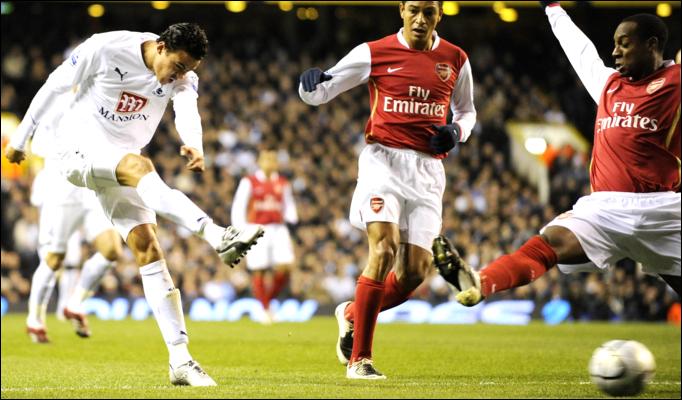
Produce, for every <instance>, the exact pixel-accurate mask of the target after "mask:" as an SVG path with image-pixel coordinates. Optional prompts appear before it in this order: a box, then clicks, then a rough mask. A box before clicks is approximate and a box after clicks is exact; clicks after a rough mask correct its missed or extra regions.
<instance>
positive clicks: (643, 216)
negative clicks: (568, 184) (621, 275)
mask: <svg viewBox="0 0 682 400" xmlns="http://www.w3.org/2000/svg"><path fill="white" fill-rule="evenodd" d="M680 205H681V203H680V193H674V192H659V193H624V192H595V193H592V194H590V195H588V196H584V197H581V198H580V199H579V200H578V202H577V203H575V205H574V206H573V210H571V211H568V212H565V213H563V214H561V215H559V216H558V217H556V218H555V219H554V220H552V221H551V222H550V223H549V224H547V226H545V227H544V228H542V230H541V231H540V233H542V232H543V231H544V230H545V229H546V228H547V227H548V226H563V227H564V228H567V229H568V230H570V231H571V232H573V234H574V235H575V236H576V237H577V238H578V241H580V245H581V246H582V248H583V250H584V251H585V254H586V255H587V257H588V258H589V259H590V261H591V263H587V264H576V265H568V264H559V269H560V270H561V272H563V273H571V272H578V271H595V270H598V269H599V270H603V269H606V268H608V267H609V266H612V265H615V264H616V263H617V262H618V261H620V260H622V259H623V258H630V259H632V260H634V261H637V262H639V263H641V264H642V269H643V271H644V272H646V273H649V274H663V275H675V276H680Z"/></svg>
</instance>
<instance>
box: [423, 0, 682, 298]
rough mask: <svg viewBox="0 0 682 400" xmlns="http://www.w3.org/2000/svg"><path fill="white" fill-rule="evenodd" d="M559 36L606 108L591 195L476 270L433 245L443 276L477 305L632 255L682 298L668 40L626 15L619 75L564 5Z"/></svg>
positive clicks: (643, 20) (675, 75) (657, 24)
mask: <svg viewBox="0 0 682 400" xmlns="http://www.w3.org/2000/svg"><path fill="white" fill-rule="evenodd" d="M541 3H543V5H545V6H546V8H545V11H546V13H547V16H548V17H549V22H550V24H551V26H552V30H553V31H554V34H555V35H556V37H557V38H558V39H559V42H560V43H561V46H562V47H563V49H564V51H565V53H566V55H567V56H568V58H569V60H570V61H571V64H572V65H573V67H574V69H575V70H576V72H577V73H578V76H579V77H580V79H581V80H582V82H583V84H584V86H585V88H586V89H587V90H588V92H589V93H590V96H592V98H593V99H594V101H595V102H596V103H597V104H598V105H599V107H598V111H597V120H596V122H595V129H594V148H593V151H592V162H591V167H590V182H591V186H592V194H590V195H587V196H584V197H582V198H580V199H579V200H578V202H577V203H576V204H575V205H574V206H573V210H571V211H568V212H566V213H563V214H561V215H559V216H558V217H556V218H555V219H554V220H553V221H551V222H550V223H549V224H548V225H547V226H545V227H544V228H543V229H542V230H541V231H540V235H538V236H534V237H533V238H531V239H530V240H529V241H527V242H526V243H525V244H524V245H523V246H521V248H519V249H518V250H517V251H516V252H514V253H512V254H509V255H505V256H502V257H500V258H498V259H497V260H495V261H493V262H492V263H491V264H490V265H488V266H487V267H486V268H484V269H483V270H481V271H480V273H479V272H475V271H473V270H472V269H471V268H470V267H469V266H468V265H466V263H465V262H464V261H463V260H462V258H461V257H459V255H458V254H457V252H456V251H455V250H454V249H453V248H452V246H450V244H449V243H448V242H447V240H446V239H445V238H444V237H439V238H437V239H436V240H435V241H434V247H433V249H434V259H435V263H436V265H437V266H438V268H439V270H440V272H441V274H442V275H443V276H444V277H445V279H446V280H448V281H449V282H450V283H452V284H453V285H454V286H455V287H456V288H457V289H458V290H461V292H460V293H458V294H457V296H456V298H457V300H458V301H459V302H460V303H462V304H464V305H466V306H472V305H474V304H477V303H479V302H480V301H481V300H482V299H483V298H485V297H486V296H489V295H491V294H493V293H496V292H499V291H502V290H506V289H509V288H513V287H517V286H522V285H525V284H527V283H530V282H531V281H533V280H535V279H537V278H539V277H540V276H541V275H542V274H544V273H545V271H547V270H548V269H549V268H551V267H552V266H554V265H555V264H559V269H560V270H561V271H562V272H564V273H570V272H575V271H592V270H603V269H605V268H608V267H609V266H610V265H613V264H615V263H616V262H618V261H619V260H621V259H623V258H631V259H633V260H635V261H637V262H640V263H641V264H642V265H643V270H644V271H645V272H648V273H651V274H658V275H659V276H660V277H661V278H663V279H664V280H665V281H666V282H667V283H668V285H670V286H671V287H672V288H673V289H674V290H675V291H676V292H677V294H678V295H679V294H680V65H679V64H674V63H673V62H672V61H666V60H664V59H663V51H664V49H665V44H666V40H667V36H668V32H667V28H666V26H665V24H664V23H663V21H662V20H661V19H660V18H658V17H656V16H654V15H650V14H637V15H633V16H631V17H628V18H625V19H624V20H623V21H622V22H621V23H620V24H619V25H618V28H617V29H616V32H615V34H614V37H613V39H614V49H613V53H612V55H613V58H614V61H615V66H616V69H612V68H608V67H606V66H604V63H603V61H602V60H601V59H600V58H599V55H598V54H597V50H596V49H595V47H594V45H593V44H592V42H590V40H589V39H588V38H587V37H586V36H585V35H584V34H583V33H582V32H581V31H580V30H579V29H578V28H577V27H576V26H575V25H574V24H573V22H572V21H571V19H570V17H569V16H568V15H567V14H566V12H565V11H564V10H563V9H562V8H561V7H560V6H559V4H558V3H556V2H541Z"/></svg>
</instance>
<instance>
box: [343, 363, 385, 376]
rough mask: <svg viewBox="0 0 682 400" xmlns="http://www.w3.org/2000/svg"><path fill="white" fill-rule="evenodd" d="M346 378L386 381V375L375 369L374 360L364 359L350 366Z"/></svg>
mask: <svg viewBox="0 0 682 400" xmlns="http://www.w3.org/2000/svg"><path fill="white" fill-rule="evenodd" d="M346 378H348V379H367V380H375V379H386V375H384V374H382V373H381V372H379V371H377V370H376V369H375V368H374V365H372V360H370V359H368V358H363V359H361V360H358V361H356V362H354V363H353V364H351V365H349V366H348V369H346Z"/></svg>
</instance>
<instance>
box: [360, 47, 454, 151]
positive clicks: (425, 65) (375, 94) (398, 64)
mask: <svg viewBox="0 0 682 400" xmlns="http://www.w3.org/2000/svg"><path fill="white" fill-rule="evenodd" d="M368 45H369V48H370V52H371V63H372V65H371V73H370V77H369V81H368V83H367V85H368V88H369V96H370V107H371V108H370V109H371V114H370V117H369V120H368V121H367V126H366V128H365V139H366V141H367V143H381V144H383V145H385V146H388V147H395V148H407V149H414V150H417V151H420V152H423V153H431V150H430V149H429V138H430V137H431V136H433V135H434V134H435V131H434V129H433V128H432V127H431V125H432V124H436V125H445V124H446V123H447V122H446V118H447V115H448V110H449V107H450V99H451V97H452V92H453V90H454V87H455V83H456V82H457V77H458V76H459V72H460V70H461V68H462V66H463V65H464V63H465V62H466V60H467V55H466V53H465V52H464V51H463V50H462V49H461V48H459V47H457V46H455V45H454V44H452V43H449V42H447V41H445V40H443V39H442V38H441V39H440V44H439V45H438V47H437V48H435V49H433V50H429V51H420V50H414V49H410V48H407V47H405V46H404V45H403V44H401V43H400V42H399V41H398V35H395V34H393V35H390V36H387V37H385V38H383V39H380V40H377V41H374V42H368ZM445 156H446V154H438V155H435V157H437V158H444V157H445Z"/></svg>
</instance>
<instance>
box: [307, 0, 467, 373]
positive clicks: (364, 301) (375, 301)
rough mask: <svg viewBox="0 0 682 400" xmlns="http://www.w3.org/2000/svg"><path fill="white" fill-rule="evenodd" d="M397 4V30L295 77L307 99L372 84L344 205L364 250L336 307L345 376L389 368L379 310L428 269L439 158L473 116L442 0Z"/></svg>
mask: <svg viewBox="0 0 682 400" xmlns="http://www.w3.org/2000/svg"><path fill="white" fill-rule="evenodd" d="M399 11H400V16H401V18H402V20H403V28H402V29H401V30H400V31H399V32H398V33H397V34H392V35H389V36H386V37H385V38H383V39H380V40H377V41H373V42H367V43H363V44H361V45H359V46H357V47H355V48H354V49H353V50H351V52H350V53H348V54H347V55H346V56H345V57H344V58H343V59H341V60H340V61H339V62H338V63H337V64H336V65H335V66H334V67H332V68H330V69H329V70H327V71H326V72H323V71H321V70H320V69H318V68H312V69H309V70H307V71H305V72H304V73H303V74H302V75H301V85H300V86H299V95H300V96H301V98H302V99H303V101H304V102H306V103H308V104H311V105H319V104H322V103H326V102H328V101H330V100H332V99H333V98H334V97H336V96H337V95H339V94H340V93H342V92H345V91H346V90H349V89H351V88H353V87H356V86H358V85H361V84H364V83H367V86H368V89H369V94H370V110H371V114H370V117H369V120H368V121H367V126H366V128H365V139H366V142H367V146H366V147H365V148H364V150H363V151H362V154H361V155H360V159H359V162H358V164H359V170H358V183H357V186H356V188H355V192H354V194H353V200H352V203H351V208H350V220H351V223H352V224H353V225H354V226H356V227H357V228H359V229H363V230H366V232H367V237H368V242H369V258H368V262H367V266H366V267H365V268H364V270H363V272H362V274H361V276H360V277H359V278H358V281H357V286H356V291H355V300H354V301H353V302H345V303H341V304H339V306H338V307H337V308H336V312H335V314H336V318H337V320H338V323H339V339H338V341H337V349H336V350H337V356H338V358H339V361H340V362H341V363H342V364H347V369H346V377H347V378H349V379H385V378H386V377H385V376H384V375H383V374H381V373H380V372H378V371H377V370H376V369H375V368H374V366H373V364H372V338H373V335H374V328H375V326H376V322H377V316H378V314H379V312H380V311H381V310H386V309H389V308H392V307H395V306H397V305H399V304H402V303H403V302H405V301H406V300H407V299H408V298H409V297H410V295H411V294H412V292H413V291H414V289H416V288H417V286H419V284H421V283H422V281H423V280H424V277H425V276H426V275H427V274H428V272H429V271H430V268H431V256H432V255H431V242H432V241H433V239H434V238H435V237H436V236H437V235H438V233H439V232H440V229H441V225H442V197H443V192H444V190H445V174H444V171H443V164H442V161H441V159H442V158H444V157H445V156H446V155H447V152H448V151H450V150H451V149H452V148H454V146H455V145H456V144H457V143H458V142H463V141H465V140H466V139H467V138H468V137H469V135H470V134H471V129H472V128H473V126H474V124H475V122H476V110H475V108H474V101H473V80H472V77H471V66H470V64H469V61H468V58H467V55H466V53H465V52H464V51H463V50H462V49H460V48H459V47H457V46H455V45H453V44H451V43H449V42H447V41H445V40H443V39H442V38H440V37H439V36H438V35H437V34H436V32H435V28H436V25H437V24H438V22H439V21H440V20H441V18H442V16H443V9H442V4H441V2H437V1H403V2H401V4H400V5H399ZM448 110H451V111H452V113H453V117H452V120H451V122H450V123H449V124H448V123H447V120H446V119H447V114H448ZM394 265H395V267H394ZM392 268H393V270H391V269H392Z"/></svg>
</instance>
